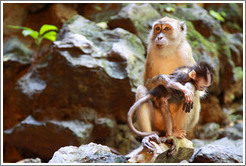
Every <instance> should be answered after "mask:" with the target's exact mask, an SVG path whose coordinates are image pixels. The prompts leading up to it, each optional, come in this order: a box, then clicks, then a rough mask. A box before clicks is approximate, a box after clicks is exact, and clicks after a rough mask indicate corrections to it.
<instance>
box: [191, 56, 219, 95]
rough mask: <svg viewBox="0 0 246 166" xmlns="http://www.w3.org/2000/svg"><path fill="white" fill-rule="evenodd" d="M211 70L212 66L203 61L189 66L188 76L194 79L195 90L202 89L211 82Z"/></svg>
mask: <svg viewBox="0 0 246 166" xmlns="http://www.w3.org/2000/svg"><path fill="white" fill-rule="evenodd" d="M213 71H214V70H213V68H212V67H211V66H210V65H209V64H208V63H207V62H204V61H201V62H198V63H197V64H195V65H194V66H192V67H191V68H190V70H189V77H190V78H191V79H192V80H193V81H194V84H195V87H196V89H197V90H199V91H203V90H204V89H205V88H207V87H209V86H210V85H211V84H212V83H213Z"/></svg>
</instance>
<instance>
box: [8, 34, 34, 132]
mask: <svg viewBox="0 0 246 166" xmlns="http://www.w3.org/2000/svg"><path fill="white" fill-rule="evenodd" d="M32 54H33V51H31V50H30V49H29V48H27V47H26V46H25V45H24V44H23V43H22V42H20V41H19V40H18V39H17V38H10V39H9V40H7V41H6V42H5V43H4V45H3V78H4V79H3V86H4V89H3V98H4V108H5V109H4V111H3V118H4V124H3V129H4V130H5V129H8V128H11V127H13V126H14V125H16V124H18V123H19V122H20V121H21V120H23V119H24V118H25V117H26V116H28V115H29V114H30V112H31V109H29V108H30V107H29V106H30V105H31V102H30V100H29V99H28V98H27V97H25V95H23V94H22V93H21V92H20V91H18V90H16V82H17V81H18V79H19V78H21V77H22V76H23V75H24V74H25V73H26V72H27V70H28V69H29V67H30V65H31V60H30V59H31V57H32ZM19 99H21V101H19ZM17 100H18V101H17ZM6 108H8V110H6Z"/></svg>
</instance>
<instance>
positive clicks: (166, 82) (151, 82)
mask: <svg viewBox="0 0 246 166" xmlns="http://www.w3.org/2000/svg"><path fill="white" fill-rule="evenodd" d="M159 85H163V86H164V87H165V88H166V89H167V91H168V92H169V93H173V92H172V91H171V90H170V88H173V89H176V90H179V91H181V92H183V93H184V97H185V100H186V101H185V102H187V103H190V102H192V101H193V96H194V93H193V91H192V86H193V85H192V84H191V83H189V82H187V83H186V84H185V85H182V84H181V83H179V82H176V81H173V80H172V79H170V78H169V77H168V76H167V75H164V74H160V75H158V76H155V77H153V78H151V79H148V80H147V81H146V87H147V88H148V89H154V88H155V87H157V86H159Z"/></svg>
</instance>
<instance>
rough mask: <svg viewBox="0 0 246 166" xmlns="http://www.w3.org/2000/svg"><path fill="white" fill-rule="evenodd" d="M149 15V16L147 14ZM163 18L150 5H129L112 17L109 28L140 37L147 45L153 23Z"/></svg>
mask: <svg viewBox="0 0 246 166" xmlns="http://www.w3.org/2000/svg"><path fill="white" fill-rule="evenodd" d="M146 13H148V14H146ZM159 18H161V16H160V14H159V13H158V12H157V11H156V10H155V9H154V8H153V7H152V6H151V5H150V4H129V5H127V6H126V7H123V8H122V9H121V11H120V12H119V13H118V14H117V15H115V16H112V17H111V19H110V20H109V22H108V25H109V27H111V28H116V27H121V28H123V29H126V30H128V31H129V32H132V33H134V34H136V35H137V36H139V38H141V40H142V41H143V42H144V43H145V44H147V37H148V33H149V30H150V29H151V27H152V23H153V22H154V21H156V20H157V19H159Z"/></svg>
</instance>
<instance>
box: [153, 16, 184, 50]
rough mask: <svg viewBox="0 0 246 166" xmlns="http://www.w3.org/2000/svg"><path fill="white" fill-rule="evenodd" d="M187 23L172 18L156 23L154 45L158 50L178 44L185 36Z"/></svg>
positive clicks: (154, 26)
mask: <svg viewBox="0 0 246 166" xmlns="http://www.w3.org/2000/svg"><path fill="white" fill-rule="evenodd" d="M184 26H185V23H184V22H180V21H177V20H174V19H170V18H167V17H165V18H163V19H161V20H159V21H157V22H155V23H154V25H153V28H152V43H153V44H155V45H156V46H157V47H158V48H164V47H166V46H172V45H175V44H178V43H179V41H180V40H181V39H182V38H183V36H184V35H183V34H185V32H186V29H185V27H184Z"/></svg>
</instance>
